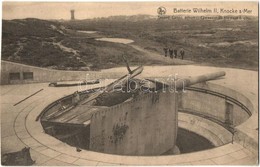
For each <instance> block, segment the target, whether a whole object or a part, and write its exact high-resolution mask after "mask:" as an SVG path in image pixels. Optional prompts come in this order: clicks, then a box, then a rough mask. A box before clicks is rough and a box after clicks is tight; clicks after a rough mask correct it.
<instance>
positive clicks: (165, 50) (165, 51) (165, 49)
mask: <svg viewBox="0 0 260 167" xmlns="http://www.w3.org/2000/svg"><path fill="white" fill-rule="evenodd" d="M163 50H164V56H165V57H167V53H168V48H167V47H165V48H163Z"/></svg>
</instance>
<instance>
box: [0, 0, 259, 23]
mask: <svg viewBox="0 0 260 167" xmlns="http://www.w3.org/2000/svg"><path fill="white" fill-rule="evenodd" d="M160 6H164V7H165V8H166V9H167V14H169V15H173V8H179V9H180V8H182V9H192V8H203V9H205V8H207V9H211V10H213V8H218V9H220V8H224V9H229V10H230V9H232V8H233V9H237V10H240V9H249V10H252V11H253V12H252V14H248V15H254V16H257V15H258V3H257V2H256V1H255V2H245V1H244V2H223V1H222V2H221V1H219V2H205V1H204V2H180V1H179V2H178V1H177V2H176V1H175V2H169V1H168V2H92V3H91V2H78V3H74V2H44V3H43V2H3V10H2V11H3V19H8V20H9V19H22V18H40V19H66V20H67V19H70V10H71V9H74V10H75V17H76V19H88V18H94V17H107V16H114V15H137V14H149V15H157V8H158V7H160ZM200 15H201V14H200Z"/></svg>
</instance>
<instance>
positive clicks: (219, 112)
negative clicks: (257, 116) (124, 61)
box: [179, 83, 253, 126]
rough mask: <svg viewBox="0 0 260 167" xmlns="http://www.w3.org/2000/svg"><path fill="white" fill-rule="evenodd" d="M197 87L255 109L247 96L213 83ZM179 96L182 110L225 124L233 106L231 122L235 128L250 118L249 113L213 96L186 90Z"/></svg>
mask: <svg viewBox="0 0 260 167" xmlns="http://www.w3.org/2000/svg"><path fill="white" fill-rule="evenodd" d="M196 87H197V88H203V89H207V90H211V91H216V92H219V93H222V94H224V95H227V96H230V97H232V98H234V99H236V100H237V101H239V102H241V103H242V104H244V105H245V106H247V107H248V108H249V109H251V110H252V109H253V107H252V104H251V102H250V101H249V100H248V99H247V98H246V97H245V96H243V95H242V94H240V93H238V92H236V91H233V90H231V89H229V88H226V87H223V86H217V85H214V84H211V83H204V84H198V85H196ZM179 96H180V98H179V108H180V109H182V110H188V111H193V112H195V113H196V112H197V113H199V114H202V115H206V116H209V117H212V118H215V119H217V120H219V121H221V122H223V123H224V122H226V120H227V115H226V112H227V110H228V108H229V106H231V107H232V109H231V110H232V111H230V115H231V116H230V118H231V120H230V121H231V124H232V125H233V126H237V125H239V124H241V123H243V122H244V121H246V120H247V119H248V118H249V117H250V115H248V113H247V112H246V111H245V110H244V109H243V108H241V107H240V106H238V105H237V104H235V103H233V102H231V101H229V100H226V99H224V98H221V97H218V96H214V95H212V94H207V93H203V92H197V91H189V90H186V92H185V93H182V94H180V95H179ZM251 110H250V111H251ZM251 112H252V111H251Z"/></svg>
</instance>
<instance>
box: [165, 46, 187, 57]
mask: <svg viewBox="0 0 260 167" xmlns="http://www.w3.org/2000/svg"><path fill="white" fill-rule="evenodd" d="M163 50H164V56H165V57H167V56H168V52H169V57H170V58H171V59H173V57H174V58H177V57H178V50H177V49H172V48H168V47H165V48H163ZM184 54H185V52H184V50H183V48H181V49H180V56H181V59H182V60H183V58H184Z"/></svg>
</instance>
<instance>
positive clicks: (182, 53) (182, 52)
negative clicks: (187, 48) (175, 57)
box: [180, 48, 185, 60]
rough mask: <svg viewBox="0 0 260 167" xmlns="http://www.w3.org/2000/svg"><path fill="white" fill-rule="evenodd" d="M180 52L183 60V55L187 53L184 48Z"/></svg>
mask: <svg viewBox="0 0 260 167" xmlns="http://www.w3.org/2000/svg"><path fill="white" fill-rule="evenodd" d="M180 54H181V59H182V60H183V57H184V54H185V52H184V50H183V48H181V51H180Z"/></svg>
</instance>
